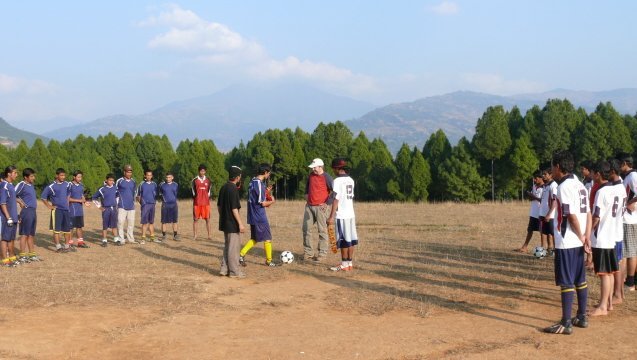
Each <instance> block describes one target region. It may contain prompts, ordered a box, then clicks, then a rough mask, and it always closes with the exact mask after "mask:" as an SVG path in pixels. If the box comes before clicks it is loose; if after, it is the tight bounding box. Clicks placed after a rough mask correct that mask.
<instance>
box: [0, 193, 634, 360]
mask: <svg viewBox="0 0 637 360" xmlns="http://www.w3.org/2000/svg"><path fill="white" fill-rule="evenodd" d="M303 206H304V204H303V203H301V202H283V201H281V202H279V203H277V204H275V205H274V206H273V207H271V208H270V210H269V217H270V221H271V224H272V232H273V235H274V248H275V252H276V255H278V254H279V253H280V252H281V251H283V250H291V251H293V252H294V253H295V254H296V255H297V257H298V255H300V254H301V253H302V241H301V230H300V224H301V218H302V213H303ZM244 210H245V209H244ZM356 211H357V224H358V233H359V236H360V239H361V245H360V246H359V247H358V250H357V253H356V254H355V261H354V265H355V267H356V269H355V270H354V271H352V272H349V273H332V272H330V271H329V270H328V267H329V266H330V265H333V264H336V263H337V262H338V261H339V258H338V257H337V256H336V255H330V259H329V262H327V263H320V264H308V263H303V262H301V261H295V262H294V263H293V264H290V265H286V266H282V267H278V268H268V267H266V266H264V265H263V262H264V256H263V250H262V248H259V247H255V248H254V249H253V250H252V252H251V253H250V254H249V255H248V267H247V268H246V272H247V274H248V277H247V278H245V279H240V280H237V279H229V278H226V277H220V276H218V275H217V274H218V271H219V263H220V256H221V253H222V250H223V242H222V236H221V233H220V232H218V231H217V230H216V228H217V226H216V225H217V223H216V222H217V216H216V214H215V215H214V216H213V219H212V221H213V239H212V240H207V239H205V236H203V237H200V238H199V239H197V240H193V239H192V236H191V235H192V227H191V224H192V220H191V217H190V216H191V215H190V214H191V210H190V202H183V203H181V204H180V214H181V216H180V228H181V230H180V233H181V235H182V241H180V242H176V241H172V240H169V241H168V242H166V243H163V244H146V245H128V244H127V245H126V246H123V247H115V246H109V247H108V248H105V249H104V248H101V247H99V246H98V243H97V241H98V239H99V238H100V236H99V234H98V231H97V230H99V229H100V225H101V222H100V221H101V220H100V218H99V213H98V211H97V210H95V209H88V210H87V216H86V224H87V227H86V229H87V235H88V236H86V238H88V239H89V240H90V242H91V248H90V249H79V250H78V252H77V253H68V254H56V253H54V252H53V251H52V250H53V247H52V242H51V236H50V235H49V234H48V232H47V231H46V228H45V226H46V224H48V217H47V214H46V211H44V209H39V213H38V215H39V219H40V225H41V226H40V228H39V230H40V232H39V233H38V237H37V244H38V246H39V247H40V249H39V252H40V254H41V255H42V257H43V258H44V259H45V261H43V262H40V263H31V264H26V265H22V266H20V267H18V268H1V269H0V288H1V294H2V295H0V299H1V301H0V322H1V324H2V336H0V358H2V359H5V358H6V359H410V360H415V359H440V358H449V359H485V358H488V359H510V358H516V359H538V358H561V357H566V356H574V357H584V356H586V357H589V358H592V359H617V358H622V359H624V358H625V359H631V358H636V357H637V350H636V349H637V347H636V346H637V343H636V341H635V340H636V339H635V335H636V332H635V328H636V325H637V305H636V304H637V294H635V293H628V294H626V302H625V303H624V304H622V305H619V306H617V307H616V309H615V310H614V311H613V312H612V313H611V314H610V315H609V316H607V317H604V318H595V319H592V320H591V326H590V327H589V328H588V329H578V328H576V329H575V332H574V334H573V335H571V336H564V335H547V334H543V333H541V332H540V329H541V328H543V327H545V326H548V325H551V324H552V323H554V322H555V321H556V320H558V319H559V318H560V315H561V312H560V297H559V291H558V288H557V287H555V286H554V283H553V274H552V270H553V267H552V261H551V259H543V260H538V259H535V258H533V257H532V256H531V255H528V254H519V253H515V252H513V251H512V249H514V248H516V247H519V246H520V245H521V242H522V240H523V237H524V235H525V231H526V223H527V220H528V217H527V216H528V215H527V214H528V204H527V203H506V204H480V205H466V204H450V203H449V204H394V203H390V204H384V203H373V204H363V203H358V204H357V205H356ZM244 214H245V213H244ZM138 228H139V226H137V230H138V231H137V232H139V229H138ZM201 232H203V233H204V234H205V231H204V229H203V224H202V225H200V233H201ZM315 235H316V234H315ZM243 239H244V241H245V240H247V236H243ZM538 242H539V236H538V235H536V238H534V240H533V242H532V246H535V245H537V244H538ZM589 287H590V289H591V291H590V299H589V305H590V306H592V305H594V304H595V303H596V299H597V298H598V296H599V283H598V281H597V279H596V278H595V276H593V275H592V274H589Z"/></svg>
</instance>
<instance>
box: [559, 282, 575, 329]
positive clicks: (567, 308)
mask: <svg viewBox="0 0 637 360" xmlns="http://www.w3.org/2000/svg"><path fill="white" fill-rule="evenodd" d="M573 297H575V289H573V288H562V322H563V323H566V322H569V321H571V314H572V313H573Z"/></svg>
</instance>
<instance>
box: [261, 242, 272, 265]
mask: <svg viewBox="0 0 637 360" xmlns="http://www.w3.org/2000/svg"><path fill="white" fill-rule="evenodd" d="M263 247H264V248H265V261H267V262H271V261H272V242H271V241H266V242H265V244H263Z"/></svg>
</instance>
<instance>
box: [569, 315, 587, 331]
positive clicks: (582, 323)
mask: <svg viewBox="0 0 637 360" xmlns="http://www.w3.org/2000/svg"><path fill="white" fill-rule="evenodd" d="M571 323H572V324H573V326H577V327H579V328H582V329H585V328H587V327H588V318H587V317H586V315H577V316H576V317H574V318H572V319H571Z"/></svg>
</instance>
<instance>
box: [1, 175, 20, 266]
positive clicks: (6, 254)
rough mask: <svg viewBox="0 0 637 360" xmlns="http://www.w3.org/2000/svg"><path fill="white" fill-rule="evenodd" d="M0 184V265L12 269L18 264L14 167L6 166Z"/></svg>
mask: <svg viewBox="0 0 637 360" xmlns="http://www.w3.org/2000/svg"><path fill="white" fill-rule="evenodd" d="M2 175H3V176H2V182H0V210H1V211H0V249H1V251H2V256H1V258H2V265H3V266H7V267H14V266H17V265H19V264H20V262H19V261H18V259H17V257H16V256H15V238H16V228H17V225H18V221H19V219H18V204H17V202H16V196H15V188H14V187H13V182H14V181H15V179H16V178H17V177H18V171H17V170H16V167H15V166H7V168H6V169H4V173H3V174H2Z"/></svg>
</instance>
